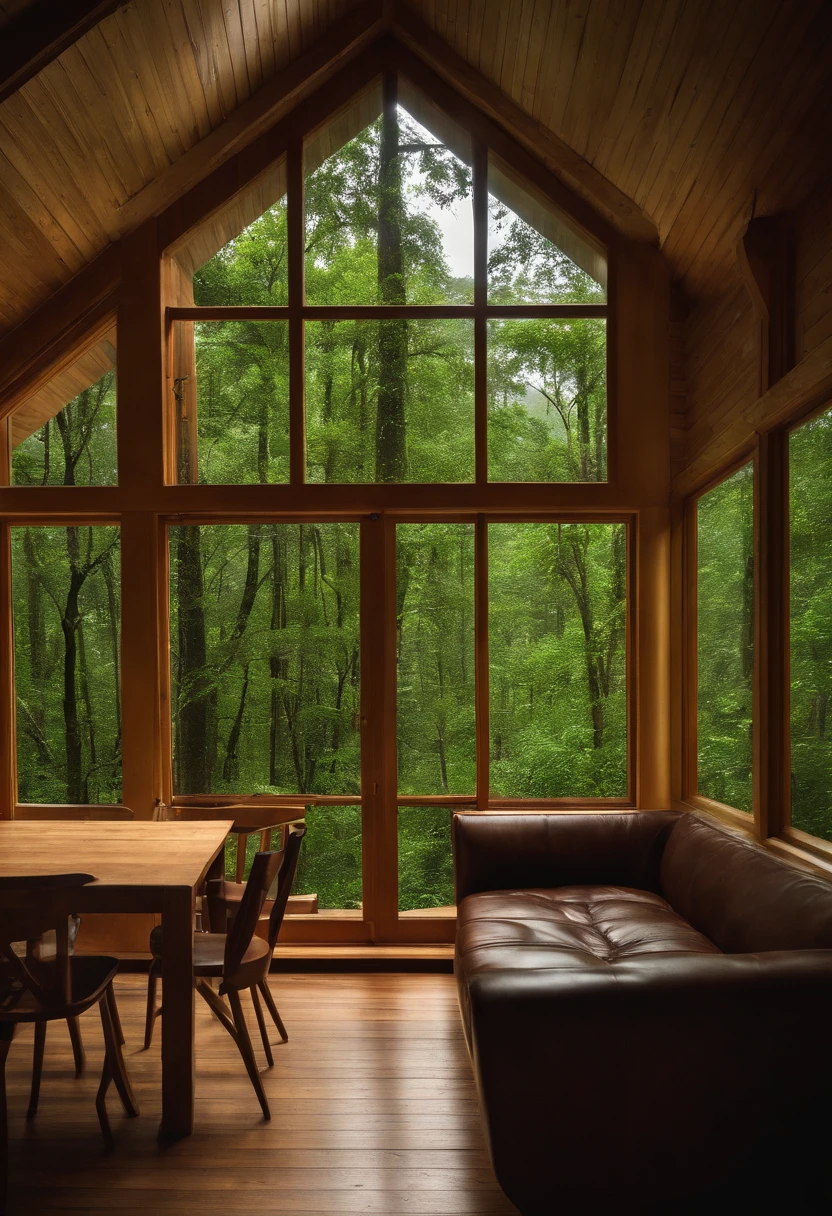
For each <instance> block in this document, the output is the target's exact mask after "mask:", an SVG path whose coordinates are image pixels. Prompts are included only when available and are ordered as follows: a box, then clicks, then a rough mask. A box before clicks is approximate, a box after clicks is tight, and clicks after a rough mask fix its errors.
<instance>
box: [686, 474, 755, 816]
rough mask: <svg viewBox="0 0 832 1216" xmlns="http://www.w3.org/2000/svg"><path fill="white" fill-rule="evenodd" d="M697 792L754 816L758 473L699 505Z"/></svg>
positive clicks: (735, 480) (729, 483)
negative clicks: (754, 683)
mask: <svg viewBox="0 0 832 1216" xmlns="http://www.w3.org/2000/svg"><path fill="white" fill-rule="evenodd" d="M696 551H697V568H696V586H697V687H698V695H697V740H698V750H697V792H698V793H699V794H701V795H702V796H703V797H705V798H712V799H714V800H716V801H717V802H724V803H726V804H727V805H728V806H732V807H736V808H737V809H738V810H741V811H749V812H750V811H751V809H752V783H751V761H752V745H753V740H752V725H753V723H752V691H753V673H754V466H753V465H752V464H747V465H745V466H744V467H743V468H741V469H739V470H738V471H737V472H736V473H734V474H733V476H731V477H728V478H726V480H725V481H723V482H721V483H720V484H719V485H718V486H716V487H715V488H714V489H713V490H709V491H708V493H707V494H703V495H702V497H701V498H700V499H699V500H698V502H697V505H696Z"/></svg>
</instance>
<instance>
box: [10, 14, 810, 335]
mask: <svg viewBox="0 0 832 1216" xmlns="http://www.w3.org/2000/svg"><path fill="white" fill-rule="evenodd" d="M21 7H22V3H21V0H6V3H5V4H3V6H2V9H0V22H2V21H3V20H4V19H5V20H6V21H13V19H14V18H15V16H16V15H17V14H19V12H20V10H21ZM344 21H346V22H347V23H349V21H353V26H354V28H352V27H349V26H348V25H343V24H341V25H339V22H342V23H343V22H344ZM385 23H386V25H387V27H388V28H389V29H390V30H392V32H393V34H394V36H395V37H397V38H398V39H399V40H400V41H402V42H403V43H405V44H406V45H407V47H408V48H409V49H410V50H411V51H412V52H414V53H415V54H417V55H418V56H420V57H421V58H422V59H423V60H425V61H426V62H428V63H429V64H430V65H431V66H433V67H434V70H438V71H443V72H444V73H445V75H446V78H447V75H448V73H449V72H451V73H452V75H453V83H454V85H455V87H456V88H458V89H459V90H460V91H462V92H463V93H465V94H466V95H467V96H469V98H471V99H473V100H475V101H476V103H477V104H479V105H480V106H484V107H485V108H486V110H487V112H492V111H493V112H494V113H496V114H497V115H498V116H499V118H500V120H501V121H502V122H503V123H504V124H505V125H506V126H507V129H508V130H509V131H510V133H511V134H512V135H513V137H514V138H517V139H519V140H520V141H521V142H524V143H525V144H526V146H527V147H532V148H533V149H534V150H535V152H536V154H537V155H539V156H540V157H541V158H542V159H543V161H544V162H545V163H548V164H549V166H550V167H551V168H553V169H554V170H555V172H557V173H559V174H560V175H561V177H562V179H563V180H564V181H565V182H566V183H567V184H568V185H570V186H571V187H572V188H573V189H574V190H576V191H577V192H578V193H579V194H581V195H583V197H584V198H589V199H590V200H591V202H592V205H594V206H595V207H596V208H598V209H599V213H601V214H602V215H604V216H605V218H606V219H607V220H608V221H610V222H612V223H614V224H617V225H618V226H619V229H620V230H621V231H623V232H626V233H627V235H629V236H631V237H633V238H634V239H644V240H650V239H655V237H656V234H657V235H658V240H659V242H660V244H661V246H662V248H663V249H664V251H665V253H666V255H667V257H668V259H669V261H670V264H671V267H672V270H673V273H674V275H675V277H676V278H677V279H679V280H680V281H681V282H682V283H683V284H684V287H685V290H686V292H687V294H688V295H689V296H690V297H691V298H692V299H693V300H698V299H704V298H708V297H712V296H719V295H721V294H722V291H723V281H724V279H725V278H726V276H730V273H731V266H732V259H733V250H734V248H735V246H736V242H737V239H738V238H739V236H740V234H741V232H742V230H743V227H744V226H745V224H746V223H747V221H748V219H749V217H750V215H751V214H752V213H753V214H755V215H773V214H778V213H780V212H782V211H784V210H789V209H793V208H794V207H796V206H799V205H801V204H802V203H803V202H804V200H805V199H807V198H808V197H809V195H810V194H811V193H812V191H813V189H814V188H815V187H816V186H817V185H818V183H819V182H820V181H821V179H822V175H823V173H824V172H825V171H827V168H828V166H827V157H826V155H825V149H826V148H827V147H828V146H829V140H830V136H831V135H832V108H830V107H829V106H828V105H825V104H823V99H824V98H825V97H827V96H828V91H829V83H830V76H831V75H832V61H831V59H830V47H832V8H830V6H829V5H828V4H826V3H824V0H737V3H736V4H732V5H725V4H720V3H717V2H711V3H703V4H693V3H691V2H690V0H667V2H661V0H615V3H610V4H607V5H604V6H575V5H572V4H570V3H569V2H568V0H552V3H551V4H548V5H547V4H541V3H539V2H537V3H534V2H532V0H526V2H525V3H522V4H514V5H511V6H507V5H505V4H504V3H503V0H478V3H472V2H471V0H453V2H452V0H410V2H408V3H407V4H404V3H402V2H401V0H393V2H392V3H390V4H388V5H386V6H382V5H381V3H378V4H375V5H373V4H370V5H368V4H367V3H366V0H365V3H363V4H362V3H360V2H359V0H234V2H233V3H226V2H224V0H131V3H129V4H125V5H123V6H122V7H120V8H119V9H118V10H117V11H116V12H114V13H112V14H110V15H109V16H107V17H105V18H104V20H103V21H101V22H100V23H99V24H98V25H96V26H95V27H94V28H93V29H91V30H88V31H87V32H86V33H85V34H83V36H82V37H81V38H80V39H78V40H77V41H76V42H75V43H74V44H73V45H72V46H69V47H67V48H66V49H65V50H64V51H63V53H62V54H61V55H60V56H59V57H58V58H57V59H55V60H54V61H53V62H51V63H49V64H47V65H46V66H44V67H43V68H42V70H41V71H39V72H38V73H37V75H36V76H34V77H33V78H32V79H31V80H29V81H28V82H27V83H26V84H25V85H24V86H23V87H22V88H20V89H19V90H18V91H17V92H15V93H14V94H12V95H11V96H10V97H9V98H8V99H7V100H6V101H5V102H4V103H3V104H2V105H0V334H2V333H3V332H7V331H8V330H10V329H12V328H13V327H14V326H16V325H17V324H19V323H20V322H21V321H22V320H23V319H24V318H25V317H26V316H27V315H28V314H29V313H31V312H32V311H33V310H34V309H35V308H37V307H38V305H40V304H42V303H43V302H44V301H45V300H46V299H48V298H49V297H50V296H51V295H52V294H53V293H54V292H56V291H57V290H59V289H60V288H61V287H62V286H65V285H66V284H67V283H68V282H69V281H70V280H71V279H72V277H73V276H74V275H77V274H78V273H79V272H81V271H82V270H83V269H84V268H85V267H86V266H87V265H88V264H89V262H90V261H91V260H92V259H93V258H94V257H95V255H96V254H98V253H100V252H101V251H102V250H104V249H105V248H107V246H108V245H109V244H110V243H111V242H113V241H114V240H117V239H118V238H119V237H120V236H121V235H123V234H124V233H126V232H129V231H132V230H133V228H135V227H136V226H138V225H139V224H140V223H141V222H143V221H144V220H145V219H147V218H148V217H149V216H151V215H154V214H157V213H158V212H159V211H160V210H161V209H163V208H164V207H165V206H167V205H169V204H170V203H171V202H172V201H174V200H175V199H176V198H177V197H179V196H180V195H181V194H182V193H183V192H184V191H185V190H186V189H188V188H189V186H191V185H192V184H193V183H194V182H195V181H196V180H198V179H199V177H200V176H203V175H204V174H205V173H206V172H209V171H211V170H212V169H213V168H216V167H217V166H218V165H219V164H221V163H222V162H223V161H224V160H225V158H227V157H228V156H229V155H230V154H232V153H233V152H235V151H237V150H239V148H240V147H242V146H244V145H245V144H246V143H247V142H249V141H250V140H251V139H252V138H254V137H255V136H256V135H258V134H260V133H262V131H263V130H264V129H265V127H266V126H268V125H269V124H270V123H273V122H274V121H275V120H276V119H277V118H279V117H280V116H281V114H283V113H285V112H286V111H287V108H290V107H291V106H292V105H294V104H295V103H296V102H297V100H299V99H300V97H301V96H303V95H304V88H305V87H308V85H309V82H311V81H313V80H315V79H317V80H318V82H319V83H320V80H321V79H322V78H323V77H322V75H321V74H322V73H324V72H325V71H326V68H327V63H329V62H335V63H338V62H341V61H343V57H344V56H345V55H347V54H350V53H355V51H356V49H357V48H358V47H359V46H361V45H366V40H367V39H368V38H369V39H371V38H372V37H375V36H376V34H378V32H379V31H380V30H381V29H382V28H383V26H384V25H385ZM336 31H339V32H337V33H336ZM350 31H351V32H350ZM362 38H363V39H364V42H363V43H362V41H361V40H362ZM304 56H305V57H306V58H303V57H304ZM453 65H456V66H455V67H454V66H453ZM811 269H812V268H811V267H807V274H808V273H809V272H810V271H811ZM820 273H821V277H823V275H824V274H825V273H826V272H825V271H823V270H821V272H820ZM812 282H814V280H813V281H812ZM811 291H812V284H811V283H808V284H807V285H806V293H809V292H811ZM815 295H817V293H815ZM806 304H807V308H808V312H807V313H806V317H805V334H806V341H807V342H808V343H809V346H807V347H806V349H809V348H810V347H811V346H812V345H816V344H817V342H818V341H820V340H822V338H823V337H824V336H828V332H829V322H828V320H827V319H826V317H827V316H828V310H827V309H825V308H824V309H823V311H824V317H823V318H821V317H819V316H818V317H816V316H814V314H813V312H812V309H811V308H810V307H809V304H810V300H809V296H808V294H807V298H806ZM824 327H826V328H824Z"/></svg>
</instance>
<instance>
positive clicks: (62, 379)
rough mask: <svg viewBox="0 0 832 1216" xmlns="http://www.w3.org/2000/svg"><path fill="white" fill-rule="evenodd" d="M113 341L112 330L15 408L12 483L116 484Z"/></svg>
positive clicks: (12, 421)
mask: <svg viewBox="0 0 832 1216" xmlns="http://www.w3.org/2000/svg"><path fill="white" fill-rule="evenodd" d="M114 343H115V334H114V333H113V334H111V335H109V336H108V337H107V338H105V339H102V341H101V342H99V343H98V344H97V345H96V346H94V347H92V348H91V349H90V350H88V351H85V352H84V354H83V355H81V356H80V358H79V359H78V360H77V361H76V362H75V363H73V364H72V366H71V367H69V368H68V369H67V370H66V371H65V372H62V373H61V374H60V375H59V376H57V377H56V378H55V379H54V380H52V381H50V382H49V383H48V384H47V385H46V386H45V387H44V388H42V389H41V390H40V391H39V392H37V393H35V394H34V395H33V396H32V397H30V398H29V399H28V400H27V401H25V402H24V403H23V405H21V406H20V407H19V409H17V410H15V412H14V414H13V415H12V419H11V444H12V455H11V483H12V485H15V486H114V485H116V484H117V482H118V465H117V458H116V371H115V360H116V349H115V345H114Z"/></svg>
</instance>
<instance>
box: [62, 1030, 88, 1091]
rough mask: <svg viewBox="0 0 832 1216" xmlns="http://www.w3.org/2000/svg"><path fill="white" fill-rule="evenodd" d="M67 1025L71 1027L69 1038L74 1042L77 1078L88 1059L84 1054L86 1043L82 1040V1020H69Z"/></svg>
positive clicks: (73, 1051) (73, 1050)
mask: <svg viewBox="0 0 832 1216" xmlns="http://www.w3.org/2000/svg"><path fill="white" fill-rule="evenodd" d="M66 1024H67V1026H68V1027H69V1037H70V1040H71V1042H72V1055H73V1057H74V1059H75V1075H76V1077H80V1075H81V1073H82V1072H83V1071H84V1066H85V1065H86V1062H87V1057H86V1054H85V1052H84V1042H83V1040H82V1038H81V1020H80V1018H78V1017H73V1018H67V1020H66Z"/></svg>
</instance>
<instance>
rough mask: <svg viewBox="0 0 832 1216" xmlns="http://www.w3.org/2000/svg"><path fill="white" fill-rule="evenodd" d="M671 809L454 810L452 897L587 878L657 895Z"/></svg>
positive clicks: (566, 883) (674, 813) (459, 898)
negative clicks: (588, 810)
mask: <svg viewBox="0 0 832 1216" xmlns="http://www.w3.org/2000/svg"><path fill="white" fill-rule="evenodd" d="M678 819H679V812H678V811H632V812H620V811H619V812H613V813H611V814H604V813H592V814H588V813H586V812H577V813H574V814H573V813H558V814H549V815H545V814H520V813H518V812H517V811H507V812H505V813H504V814H501V813H498V812H491V811H488V812H484V813H480V812H468V813H461V814H457V815H454V820H453V847H454V880H455V884H456V899H457V903H461V902H462V900H463V899H464V898H465V896H466V895H473V894H475V893H476V892H479V891H506V890H527V889H528V888H529V887H565V886H572V885H574V884H578V885H584V884H586V883H595V884H601V885H606V886H614V887H638V888H640V889H642V890H646V891H655V892H656V894H658V893H659V890H660V886H659V865H660V863H661V858H662V851H663V849H664V846H665V842H666V841H667V839H668V837H669V835H670V832H671V830H672V829H673V827H674V825H675V824H676V822H677V821H678Z"/></svg>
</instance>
